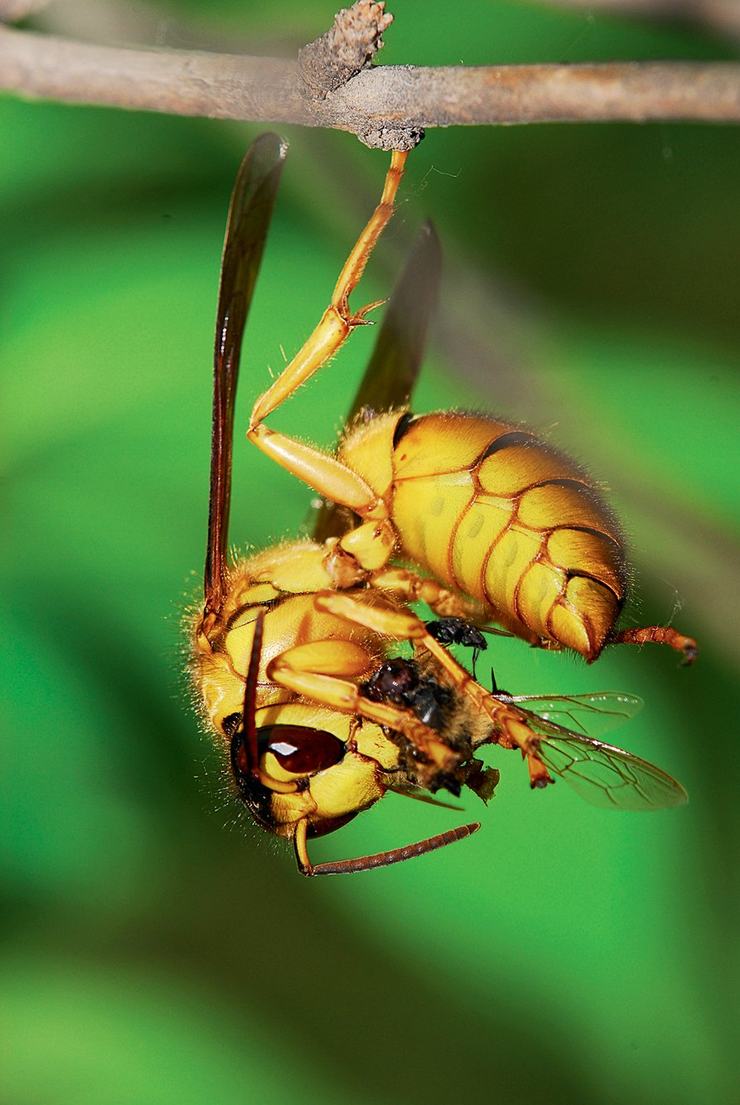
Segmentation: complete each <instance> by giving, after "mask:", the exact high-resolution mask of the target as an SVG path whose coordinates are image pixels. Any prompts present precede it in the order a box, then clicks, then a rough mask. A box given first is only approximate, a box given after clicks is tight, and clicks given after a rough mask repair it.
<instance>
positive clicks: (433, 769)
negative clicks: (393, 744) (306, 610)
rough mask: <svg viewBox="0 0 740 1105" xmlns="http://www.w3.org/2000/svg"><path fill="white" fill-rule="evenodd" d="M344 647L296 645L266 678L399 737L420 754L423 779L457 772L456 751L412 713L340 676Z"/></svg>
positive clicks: (272, 665)
mask: <svg viewBox="0 0 740 1105" xmlns="http://www.w3.org/2000/svg"><path fill="white" fill-rule="evenodd" d="M346 648H347V642H346V641H312V642H311V643H310V644H305V645H295V646H294V647H293V648H289V649H286V651H285V652H283V653H281V654H280V655H279V656H277V657H275V659H274V660H271V661H270V663H269V664H268V666H267V678H268V679H270V680H272V681H273V682H275V683H277V684H279V686H281V687H285V688H286V689H287V690H289V691H293V693H294V694H300V695H305V697H306V698H310V699H311V700H312V701H314V702H318V703H320V704H321V705H324V706H330V707H332V709H335V710H340V711H341V712H342V713H347V714H359V715H360V717H364V718H367V720H368V721H374V722H376V723H377V724H378V725H384V726H385V727H386V728H388V729H393V730H395V731H396V732H398V733H401V734H402V735H403V736H404V737H406V739H407V740H409V741H410V742H411V743H412V744H413V746H414V748H415V749H416V751H417V752H418V753H419V757H420V761H421V763H420V774H421V775H422V776H424V778H426V776H427V775H428V777H429V779H432V778H434V777H435V776H436V775H438V774H439V773H440V772H442V773H446V772H448V771H450V770H453V769H454V767H455V766H456V764H457V756H456V754H455V752H454V751H453V750H452V749H450V748H449V747H448V746H447V745H446V744H444V743H443V742H442V741H440V739H439V736H438V734H437V733H435V732H434V730H433V729H430V728H428V726H426V725H424V724H423V722H421V721H419V719H418V718H417V717H416V716H415V715H414V714H413V713H412V712H411V711H410V710H405V709H403V708H401V707H400V706H394V705H392V704H390V703H386V702H374V701H372V700H371V699H369V698H367V697H366V696H365V695H364V694H363V693H362V691H361V690H360V688H359V687H358V686H357V685H356V684H355V683H353V682H351V680H350V679H343V678H341V674H349V673H348V672H346V673H343V672H342V654H343V652H344V651H345V650H346ZM356 672H357V669H356V667H355V668H354V669H353V672H352V674H354V675H355V677H356ZM329 673H332V674H329ZM335 673H336V674H335ZM422 785H424V780H422Z"/></svg>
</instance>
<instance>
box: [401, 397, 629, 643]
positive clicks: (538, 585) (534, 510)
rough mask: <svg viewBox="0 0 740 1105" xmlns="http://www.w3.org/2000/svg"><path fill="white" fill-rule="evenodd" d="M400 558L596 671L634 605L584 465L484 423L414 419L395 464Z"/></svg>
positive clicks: (523, 434)
mask: <svg viewBox="0 0 740 1105" xmlns="http://www.w3.org/2000/svg"><path fill="white" fill-rule="evenodd" d="M391 515H392V519H393V522H394V524H395V526H396V528H397V531H398V534H399V537H400V541H401V544H402V555H405V556H407V557H409V558H410V559H412V560H415V561H417V562H418V563H419V564H421V565H423V566H425V567H426V568H428V569H429V570H430V571H431V572H433V573H434V575H435V576H436V577H437V578H438V579H439V580H441V581H444V582H445V583H447V584H448V585H449V586H452V587H455V588H457V589H458V590H460V591H462V592H464V593H465V594H468V595H470V596H472V597H473V598H475V599H477V600H479V601H480V602H482V603H484V604H486V605H487V606H488V607H490V608H491V609H492V611H493V612H494V613H495V615H496V617H497V619H498V620H499V621H500V622H501V623H502V624H504V625H505V626H507V627H508V628H509V629H511V630H512V631H513V632H515V633H516V634H517V635H518V636H521V637H524V638H526V639H530V640H534V639H543V638H544V639H545V640H551V641H553V642H554V643H557V644H560V645H565V646H566V647H568V648H573V649H575V650H576V651H577V652H580V653H581V654H582V655H583V656H585V657H586V658H587V659H589V660H593V659H595V658H596V656H598V654H599V652H600V651H601V649H602V647H603V645H604V643H605V640H606V638H607V635H608V634H609V632H610V630H611V629H612V627H613V625H614V622H615V620H616V618H617V615H618V614H619V610H620V608H621V605H622V602H623V600H624V595H625V571H624V555H623V550H622V541H621V536H620V533H619V530H618V527H617V525H616V523H615V521H614V519H613V517H612V514H611V512H610V510H609V508H608V507H607V505H606V504H605V502H604V501H603V499H602V498H601V496H600V494H599V493H598V491H597V490H596V489H595V488H594V486H593V484H592V483H591V481H590V480H589V478H588V477H587V476H586V475H585V473H584V472H583V471H582V470H581V469H580V468H579V467H578V466H577V465H576V463H575V462H574V461H572V460H570V459H568V458H567V457H564V456H563V455H562V454H560V453H558V452H557V451H556V450H555V449H553V448H551V447H550V446H548V445H545V444H543V442H541V441H539V440H538V439H537V438H536V437H534V435H533V434H531V433H529V432H528V431H526V430H522V429H521V428H519V427H516V426H514V425H511V424H510V423H506V422H499V421H495V420H494V419H491V418H486V417H484V416H482V415H475V414H463V413H455V412H451V413H439V414H429V415H422V416H420V417H419V418H415V419H413V421H411V422H410V424H409V426H408V428H407V429H406V430H405V432H403V433H402V434H401V436H400V440H398V443H397V445H396V448H395V450H394V454H393V485H392V506H391Z"/></svg>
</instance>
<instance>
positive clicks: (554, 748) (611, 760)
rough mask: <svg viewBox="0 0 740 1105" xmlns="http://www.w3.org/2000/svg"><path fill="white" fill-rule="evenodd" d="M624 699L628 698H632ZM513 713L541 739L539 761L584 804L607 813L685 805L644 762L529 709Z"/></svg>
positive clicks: (678, 791)
mask: <svg viewBox="0 0 740 1105" xmlns="http://www.w3.org/2000/svg"><path fill="white" fill-rule="evenodd" d="M574 697H575V698H576V699H578V698H579V696H574ZM586 697H588V696H586ZM596 697H597V698H598V697H599V696H596ZM625 697H627V698H630V699H631V697H632V696H625ZM545 701H547V702H552V701H553V699H552V698H550V699H546V700H545ZM638 701H639V700H638ZM516 708H517V711H519V712H521V714H522V720H523V721H525V723H526V724H527V725H528V726H529V728H530V729H532V730H533V731H534V732H535V733H536V734H537V735H538V737H539V738H540V740H539V749H538V751H539V758H540V759H541V760H542V762H543V763H544V764H545V766H546V767H547V768H548V769H549V770H550V771H551V772H552V773H553V774H554V775H558V776H559V777H560V778H561V779H564V780H565V781H566V782H567V783H569V784H570V785H571V786H572V787H573V788H574V790H576V791H577V792H578V794H580V795H581V797H582V798H585V799H586V801H587V802H591V803H592V804H593V805H595V806H602V807H605V808H608V809H620V810H656V809H664V808H666V807H669V806H680V805H683V803H684V802H687V801H688V795H687V794H686V791H685V790H684V788H683V787H682V786H681V784H680V783H679V782H678V781H677V780H676V779H673V778H672V777H671V776H670V775H668V774H667V773H666V772H665V771H662V770H661V769H660V768H659V767H656V766H655V765H654V764H651V763H648V761H647V760H643V759H641V758H640V757H639V756H633V755H632V753H631V752H625V751H624V750H623V749H622V748H615V747H614V745H611V744H604V743H602V742H601V741H598V740H593V739H592V738H591V737H586V736H583V735H581V734H580V733H574V732H573V731H572V730H570V729H566V728H564V727H563V726H561V725H557V724H555V723H554V722H552V721H548V720H547V719H546V718H544V717H540V716H538V715H537V714H534V713H530V711H529V710H522V709H521V707H520V706H519V705H518V704H517V706H516ZM633 712H634V711H633Z"/></svg>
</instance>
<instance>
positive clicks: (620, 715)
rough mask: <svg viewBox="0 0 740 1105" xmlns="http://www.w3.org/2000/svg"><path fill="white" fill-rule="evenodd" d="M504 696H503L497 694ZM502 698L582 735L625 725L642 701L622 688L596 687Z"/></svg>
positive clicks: (599, 732) (639, 708)
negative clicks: (589, 690)
mask: <svg viewBox="0 0 740 1105" xmlns="http://www.w3.org/2000/svg"><path fill="white" fill-rule="evenodd" d="M499 697H503V696H499ZM505 701H508V702H512V703H514V704H515V705H517V706H522V707H523V709H525V710H529V711H531V713H533V714H537V716H538V717H540V718H544V720H545V721H553V722H555V724H556V725H560V726H564V727H565V728H566V729H569V730H572V731H574V732H576V733H581V734H583V736H589V735H590V736H592V737H600V736H601V735H602V734H603V733H608V732H609V731H610V730H612V729H617V728H618V727H619V726H620V725H624V724H625V722H627V721H629V720H630V719H631V718H633V717H634V716H635V714H637V713H639V711H640V710H641V709H642V707H643V705H644V704H643V701H642V699H641V698H638V697H637V695H634V694H625V693H624V692H623V691H597V692H596V693H595V694H570V695H560V694H549V695H530V694H523V695H511V696H510V697H508V698H506V699H505Z"/></svg>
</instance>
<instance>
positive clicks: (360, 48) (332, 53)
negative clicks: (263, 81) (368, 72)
mask: <svg viewBox="0 0 740 1105" xmlns="http://www.w3.org/2000/svg"><path fill="white" fill-rule="evenodd" d="M392 22H393V16H392V15H391V14H390V12H386V11H385V3H384V0H380V2H379V3H378V2H376V0H357V3H356V4H353V5H352V7H351V8H342V10H341V11H338V12H337V14H336V15H335V16H334V23H333V24H332V26H331V27H330V28H329V30H328V31H326V32H325V33H324V34H323V35H319V37H318V38H315V39H314V40H313V42H309V43H308V45H307V46H304V47H303V49H302V50H300V52H299V54H298V68H299V70H300V74H301V78H302V79H303V83H304V85H305V88H306V94H307V95H308V97H309V98H310V99H312V100H323V99H324V98H325V97H326V96H328V95H329V93H331V92H336V90H337V89H338V88H341V87H342V85H343V84H346V83H347V81H348V80H351V78H352V77H354V76H355V75H356V74H357V73H359V72H360V70H361V69H366V68H367V67H368V66H369V65H370V63H371V61H372V59H373V58H374V57H375V55H376V54H377V52H378V50H380V49H381V47H382V46H383V31H384V30H386V28H387V27H389V26H390V25H391V23H392Z"/></svg>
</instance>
